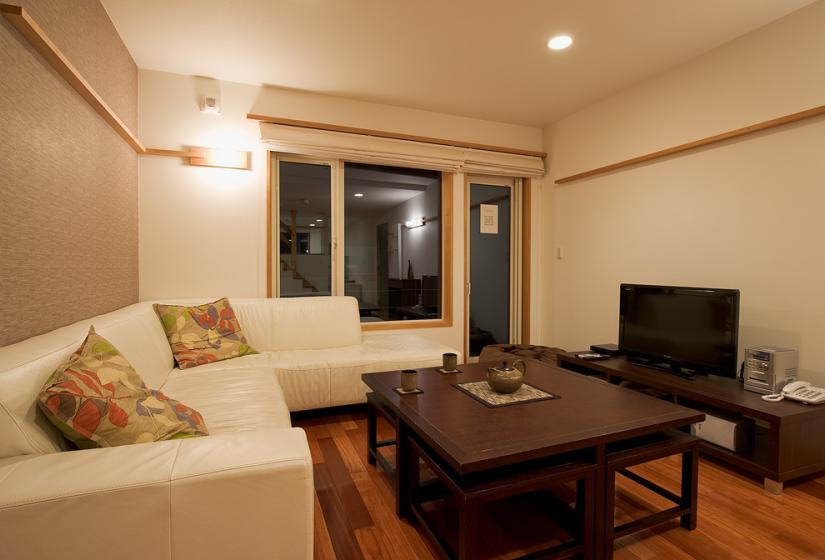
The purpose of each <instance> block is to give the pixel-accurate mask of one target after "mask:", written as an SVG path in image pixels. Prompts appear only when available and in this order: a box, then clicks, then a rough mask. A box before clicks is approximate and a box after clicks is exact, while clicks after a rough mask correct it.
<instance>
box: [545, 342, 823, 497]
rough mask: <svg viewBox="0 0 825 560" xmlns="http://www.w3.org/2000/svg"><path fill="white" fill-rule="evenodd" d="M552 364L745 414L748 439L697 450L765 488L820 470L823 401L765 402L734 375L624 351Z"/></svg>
mask: <svg viewBox="0 0 825 560" xmlns="http://www.w3.org/2000/svg"><path fill="white" fill-rule="evenodd" d="M556 360H557V362H558V365H559V366H560V367H562V368H565V369H567V370H570V371H574V372H576V373H580V374H583V375H593V376H599V377H601V378H602V379H605V380H606V381H608V382H609V383H619V382H621V381H630V382H632V383H635V384H638V385H641V386H643V387H648V388H651V389H655V390H656V391H658V392H659V393H663V394H664V395H665V397H663V398H667V399H668V400H671V401H673V402H675V403H678V404H681V405H683V406H687V407H690V408H693V409H696V410H701V411H703V412H707V413H710V414H713V413H714V412H716V413H717V414H719V413H726V414H728V415H734V416H746V417H748V418H752V419H754V420H755V421H756V435H755V438H754V441H753V445H752V446H751V447H750V448H749V449H747V450H744V451H738V452H737V451H730V450H728V449H725V448H723V447H720V446H718V445H715V444H713V443H710V442H707V441H703V442H702V445H701V446H700V451H701V452H702V453H703V454H705V455H709V456H711V457H714V458H716V459H717V460H719V461H721V462H722V463H725V464H727V465H730V466H732V467H736V468H738V469H741V470H743V471H746V472H749V473H751V474H754V475H756V476H759V477H762V479H763V482H764V486H765V490H767V491H769V492H772V493H774V494H781V493H782V489H783V484H784V483H785V482H787V481H790V480H794V479H796V478H800V477H803V476H807V475H810V474H814V473H818V472H821V471H825V438H822V437H820V436H819V434H823V433H825V405H821V406H806V405H803V404H801V403H797V402H793V401H787V400H785V401H782V402H776V403H772V402H767V401H763V400H762V398H761V395H759V394H757V393H753V392H751V391H746V390H745V389H744V388H743V387H742V384H741V383H739V381H737V380H736V379H731V378H728V377H719V376H717V375H698V376H696V377H695V378H694V379H693V380H687V379H682V378H681V377H677V376H675V375H662V373H661V372H659V371H657V370H655V369H651V368H648V367H644V366H640V365H637V364H634V363H632V362H630V361H629V360H627V359H626V358H625V357H624V356H619V357H614V358H609V359H607V360H598V361H587V360H582V359H580V358H577V357H576V355H575V353H571V352H564V353H560V354H558V355H557V356H556Z"/></svg>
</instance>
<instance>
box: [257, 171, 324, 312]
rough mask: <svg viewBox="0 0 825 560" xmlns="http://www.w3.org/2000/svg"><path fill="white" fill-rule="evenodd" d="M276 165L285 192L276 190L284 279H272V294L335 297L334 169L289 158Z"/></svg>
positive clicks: (276, 222)
mask: <svg viewBox="0 0 825 560" xmlns="http://www.w3.org/2000/svg"><path fill="white" fill-rule="evenodd" d="M273 163H277V181H278V183H279V185H280V188H279V189H278V190H276V191H274V192H276V193H277V204H274V205H273V214H274V215H273V220H272V226H273V227H272V233H273V235H277V247H278V251H274V252H275V253H276V255H277V259H278V261H277V271H278V274H277V275H275V274H272V280H271V281H272V282H273V283H274V284H275V285H273V286H272V287H271V292H272V293H273V294H277V295H279V296H280V297H302V296H303V297H305V296H328V295H331V294H332V167H331V166H330V165H327V164H323V163H314V162H313V163H308V162H305V161H300V160H292V159H285V158H278V159H277V162H273ZM274 245H275V244H273V246H274ZM273 268H275V267H273Z"/></svg>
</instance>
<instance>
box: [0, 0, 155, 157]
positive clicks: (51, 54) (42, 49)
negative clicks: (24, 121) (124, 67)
mask: <svg viewBox="0 0 825 560" xmlns="http://www.w3.org/2000/svg"><path fill="white" fill-rule="evenodd" d="M0 12H2V14H3V17H5V18H6V19H7V20H8V21H9V23H11V24H12V26H13V27H14V28H15V29H17V31H18V32H19V33H20V34H21V35H22V36H23V37H25V38H26V40H27V41H28V42H29V44H30V45H31V46H32V47H33V48H34V49H35V50H36V51H37V52H39V53H40V55H41V56H42V57H43V58H45V59H46V61H47V62H48V63H49V64H50V65H51V66H52V68H54V69H55V71H57V73H58V74H60V75H61V76H62V77H63V79H64V80H66V81H67V82H68V83H69V85H70V86H72V87H73V88H74V90H75V91H76V92H77V93H79V94H80V96H81V97H83V99H85V100H86V102H87V103H88V104H89V105H91V107H92V108H93V109H94V110H95V111H97V114H99V115H100V116H101V117H103V120H105V121H106V122H107V123H109V126H111V127H112V129H113V130H114V131H115V132H116V133H117V134H118V135H119V136H120V137H121V138H123V139H124V140H125V141H126V143H128V144H129V145H130V146H131V147H132V149H133V150H134V151H135V152H136V153H138V154H142V153H145V152H146V148H144V147H143V144H141V143H140V140H138V139H137V136H135V135H134V134H132V131H131V130H129V127H127V126H126V124H125V123H124V122H123V121H122V120H120V118H119V117H118V116H117V115H116V114H115V112H114V111H112V109H111V107H109V106H108V105H107V104H106V102H105V101H103V98H101V97H100V95H98V94H97V92H96V91H95V90H94V88H92V86H91V85H90V84H89V82H87V81H86V79H85V78H84V77H83V76H82V75H81V74H80V72H79V71H78V70H77V68H75V66H74V65H73V64H72V63H71V62H70V61H69V59H68V58H66V56H65V55H64V54H63V53H62V52H61V51H60V49H58V48H57V46H56V45H55V44H54V43H53V42H52V40H51V39H49V36H48V35H46V32H45V31H43V28H41V27H40V26H39V25H38V24H37V22H36V21H34V20H33V19H32V18H31V16H30V15H29V14H28V12H26V10H24V9H23V8H22V7H21V6H13V5H11V4H0Z"/></svg>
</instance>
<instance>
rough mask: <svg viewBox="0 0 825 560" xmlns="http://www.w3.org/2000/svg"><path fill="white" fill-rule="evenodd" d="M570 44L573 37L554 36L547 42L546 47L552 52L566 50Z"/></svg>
mask: <svg viewBox="0 0 825 560" xmlns="http://www.w3.org/2000/svg"><path fill="white" fill-rule="evenodd" d="M572 44H573V37H571V36H570V35H556V36H555V37H553V38H552V39H550V40H549V41H547V46H548V47H550V48H551V49H553V50H554V51H560V50H562V49H566V48H567V47H569V46H570V45H572Z"/></svg>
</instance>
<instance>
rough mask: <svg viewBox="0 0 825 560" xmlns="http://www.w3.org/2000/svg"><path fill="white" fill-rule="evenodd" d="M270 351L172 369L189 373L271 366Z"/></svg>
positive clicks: (183, 373) (185, 373) (178, 373)
mask: <svg viewBox="0 0 825 560" xmlns="http://www.w3.org/2000/svg"><path fill="white" fill-rule="evenodd" d="M271 367H272V352H261V353H260V354H247V355H246V356H240V357H238V358H232V359H231V360H221V361H219V362H212V363H209V364H203V365H200V366H196V367H192V368H187V369H174V370H172V371H173V375H189V374H190V373H207V372H225V371H232V370H236V369H248V368H258V369H260V368H271Z"/></svg>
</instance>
